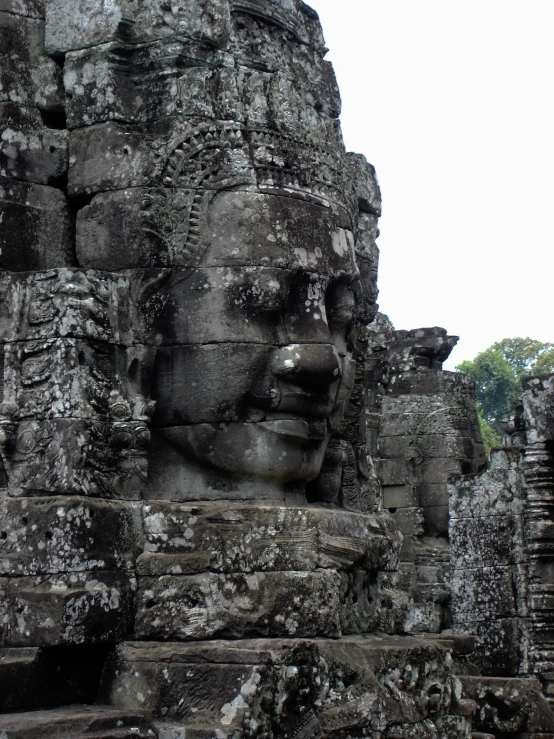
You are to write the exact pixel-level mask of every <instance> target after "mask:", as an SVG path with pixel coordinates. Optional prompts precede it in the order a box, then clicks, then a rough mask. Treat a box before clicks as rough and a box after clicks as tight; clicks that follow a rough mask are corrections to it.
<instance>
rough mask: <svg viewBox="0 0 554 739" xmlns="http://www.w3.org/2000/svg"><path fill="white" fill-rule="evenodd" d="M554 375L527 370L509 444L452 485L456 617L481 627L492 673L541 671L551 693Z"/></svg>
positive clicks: (467, 626)
mask: <svg viewBox="0 0 554 739" xmlns="http://www.w3.org/2000/svg"><path fill="white" fill-rule="evenodd" d="M553 381H554V378H553V377H552V376H545V377H531V378H527V379H525V381H524V383H523V394H522V404H521V406H520V407H519V408H518V410H517V412H516V414H514V416H513V417H512V418H511V420H510V419H508V420H507V423H506V430H507V433H508V438H507V443H508V445H507V446H505V447H503V448H501V449H495V450H493V452H492V456H491V465H490V469H488V470H487V471H486V472H484V473H482V474H481V475H477V476H468V477H462V478H460V479H459V480H457V481H456V482H454V483H453V484H452V485H451V486H450V504H451V521H450V538H451V547H452V562H453V569H454V572H453V603H452V607H453V620H454V626H455V628H456V630H458V631H466V632H467V631H471V633H473V634H475V635H476V637H477V650H476V652H475V654H474V660H475V661H476V663H477V664H479V665H480V667H481V669H482V670H484V671H485V673H486V674H497V675H498V674H504V675H513V676H515V675H528V674H532V675H537V676H538V677H539V678H540V679H541V680H542V681H543V684H544V687H545V690H546V692H547V695H548V696H549V697H550V696H551V695H552V694H553V691H552V688H551V687H550V685H551V677H552V671H553V668H554V662H553V658H554V651H553V643H554V642H553V631H552V603H551V601H552V587H553V586H552V575H551V572H552V561H553V560H552V515H553V510H552V496H553V491H554V476H553V466H554V462H553V458H552V438H553V437H552V434H553V428H554V427H553V425H552V409H553V407H554V405H553V400H554V397H553V387H554V386H553ZM514 442H515V443H514Z"/></svg>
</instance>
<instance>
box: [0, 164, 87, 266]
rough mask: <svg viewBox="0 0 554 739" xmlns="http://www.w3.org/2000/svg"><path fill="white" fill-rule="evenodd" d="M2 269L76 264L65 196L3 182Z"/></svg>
mask: <svg viewBox="0 0 554 739" xmlns="http://www.w3.org/2000/svg"><path fill="white" fill-rule="evenodd" d="M0 217H1V218H2V234H1V236H0V248H1V253H0V269H6V270H11V271H13V272H24V271H31V270H47V269H52V268H53V267H65V266H71V265H72V264H74V255H73V247H72V237H71V217H70V214H69V208H68V205H67V200H66V198H65V195H64V194H63V193H62V192H60V190H56V189H54V188H53V187H45V186H43V185H35V184H29V183H25V182H19V181H16V180H12V179H7V178H4V177H2V178H0Z"/></svg>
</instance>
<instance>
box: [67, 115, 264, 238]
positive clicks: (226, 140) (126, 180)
mask: <svg viewBox="0 0 554 739" xmlns="http://www.w3.org/2000/svg"><path fill="white" fill-rule="evenodd" d="M191 126H192V127H191ZM69 154H70V159H69V162H70V168H69V182H68V189H69V192H70V194H72V195H79V194H92V193H97V192H105V191H107V190H122V189H125V188H131V187H147V186H156V185H164V186H166V187H176V188H182V189H206V190H214V189H219V188H221V187H224V186H225V184H226V183H229V182H231V181H232V182H233V184H234V185H235V186H239V185H241V184H244V185H252V184H253V183H254V182H255V178H254V174H253V170H252V164H251V161H250V154H249V149H248V145H247V142H246V138H245V137H244V132H243V127H242V126H241V125H240V124H238V123H233V122H217V121H216V122H213V121H206V120H204V121H203V122H199V123H198V125H194V123H191V122H181V123H180V124H179V123H178V124H176V126H175V127H172V128H169V129H168V127H167V126H166V125H164V123H163V122H160V123H159V124H158V125H156V126H153V127H151V130H149V129H148V128H145V127H144V126H143V127H139V126H132V125H124V124H121V123H115V122H114V123H101V124H97V125H94V126H88V127H85V128H82V129H77V130H74V131H72V132H71V134H70V137H69ZM206 160H209V161H210V167H209V168H208V169H206ZM266 251H267V250H266Z"/></svg>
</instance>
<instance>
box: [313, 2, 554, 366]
mask: <svg viewBox="0 0 554 739" xmlns="http://www.w3.org/2000/svg"><path fill="white" fill-rule="evenodd" d="M308 3H309V4H310V5H311V6H312V7H314V8H315V9H316V10H317V11H318V13H319V15H320V18H321V22H322V24H323V30H324V33H325V38H326V42H327V46H328V47H329V49H330V52H329V54H328V56H327V59H329V60H330V61H332V62H333V64H334V67H335V71H336V74H337V78H338V82H339V85H340V89H341V94H342V100H343V114H342V118H341V120H342V125H343V132H344V137H345V142H346V146H347V148H348V149H350V150H352V151H358V152H362V153H363V154H365V155H366V157H367V158H368V159H369V161H370V162H371V163H372V164H374V165H375V167H376V168H377V174H378V176H379V181H380V184H381V189H382V192H383V217H382V219H381V222H380V225H381V237H380V239H379V246H380V249H381V266H380V275H379V287H380V290H381V294H380V298H379V303H380V306H381V310H382V311H383V312H385V313H387V314H388V315H389V316H390V318H391V320H392V321H393V323H394V324H395V326H396V328H418V327H421V326H437V325H438V326H444V327H445V328H446V329H448V331H449V333H452V334H458V335H460V336H461V340H460V342H459V344H458V346H457V347H456V349H455V350H454V352H453V353H452V357H451V359H450V360H449V361H448V363H447V367H448V368H449V369H452V368H453V366H454V365H455V364H457V363H458V362H460V361H462V360H464V359H471V358H473V357H474V356H475V354H476V353H477V352H479V351H481V350H483V349H485V348H486V347H487V346H489V345H490V344H491V343H493V342H494V341H498V340H500V339H502V338H504V337H511V336H531V337H532V338H535V339H539V340H541V341H554V322H553V320H552V313H553V311H552V303H553V301H554V296H553V291H552V283H553V267H554V259H553V257H552V250H553V246H554V243H553V241H554V239H553V231H554V226H553V223H552V203H553V201H554V186H553V178H554V103H553V82H554V41H553V33H554V0H528V2H523V0H519V2H514V1H513V0H464V2H461V0H457V1H456V0H341V1H340V2H337V0H308Z"/></svg>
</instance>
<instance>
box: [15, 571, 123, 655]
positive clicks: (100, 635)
mask: <svg viewBox="0 0 554 739" xmlns="http://www.w3.org/2000/svg"><path fill="white" fill-rule="evenodd" d="M134 589H135V581H134V579H133V578H132V577H130V576H129V575H126V574H123V573H117V572H109V571H103V572H102V571H99V572H79V573H77V572H74V573H71V574H59V575H47V576H35V577H15V578H8V583H7V603H8V606H9V609H8V628H7V633H6V635H5V639H4V644H5V645H6V646H39V645H40V646H52V645H57V644H87V643H91V642H114V641H118V640H121V639H123V638H125V636H126V635H128V634H129V631H130V629H131V627H132V623H133V606H134Z"/></svg>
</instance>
